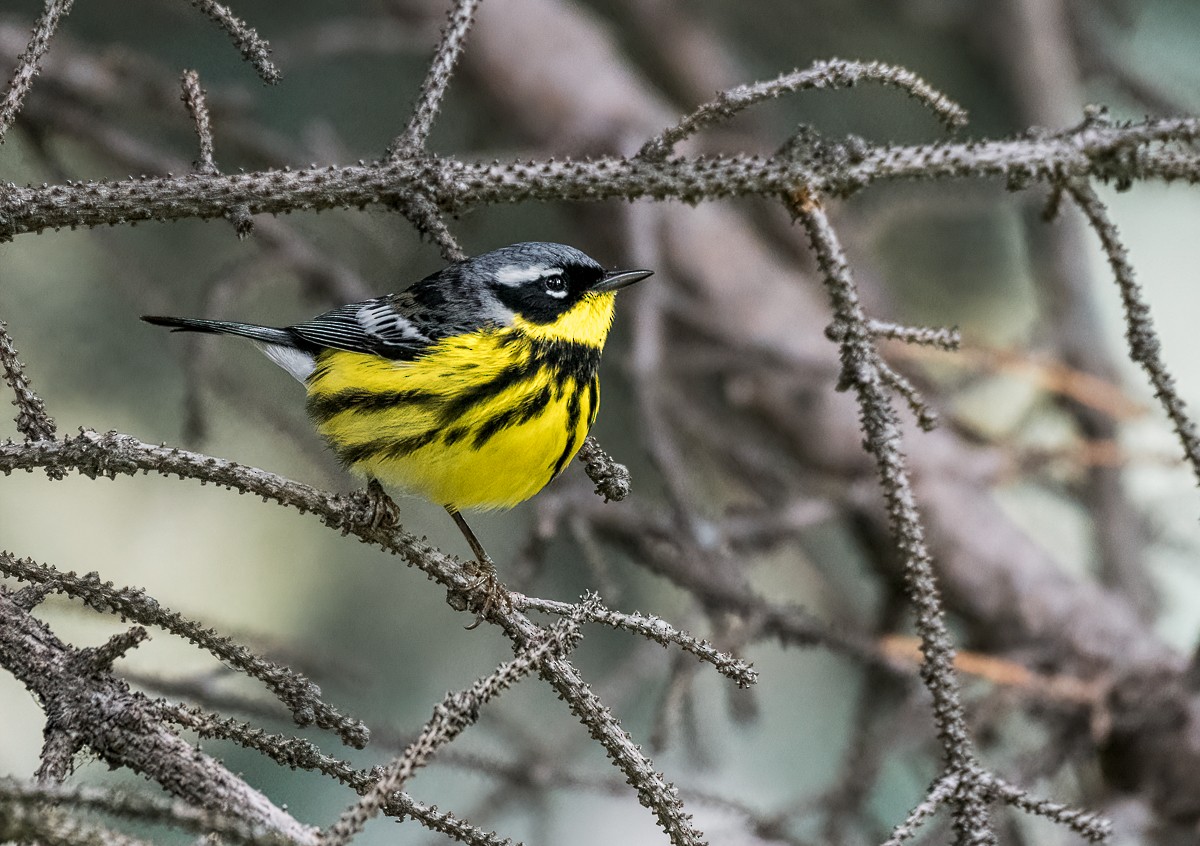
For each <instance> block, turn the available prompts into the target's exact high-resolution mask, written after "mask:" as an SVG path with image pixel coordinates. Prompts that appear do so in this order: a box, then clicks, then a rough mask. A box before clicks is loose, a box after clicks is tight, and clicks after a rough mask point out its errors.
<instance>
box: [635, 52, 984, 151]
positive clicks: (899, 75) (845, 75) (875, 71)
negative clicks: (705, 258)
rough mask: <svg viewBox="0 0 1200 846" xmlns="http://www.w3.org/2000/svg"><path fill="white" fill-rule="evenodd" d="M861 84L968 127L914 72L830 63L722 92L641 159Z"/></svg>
mask: <svg viewBox="0 0 1200 846" xmlns="http://www.w3.org/2000/svg"><path fill="white" fill-rule="evenodd" d="M860 82H878V83H882V84H883V85H888V86H893V87H895V88H900V89H902V90H904V91H907V92H908V94H909V96H911V97H913V98H914V99H916V100H919V101H920V102H921V103H922V104H923V105H924V106H926V107H927V108H929V109H930V110H931V111H932V112H933V113H934V114H935V115H937V117H938V119H939V120H941V121H942V122H943V123H944V124H946V126H948V127H959V126H962V125H964V124H965V123H966V122H967V112H966V110H965V109H963V107H962V106H960V105H958V104H957V103H955V102H954V101H953V100H951V99H950V98H949V97H947V96H946V95H945V94H943V93H942V92H940V91H938V90H937V89H935V88H934V87H933V86H931V85H930V84H929V83H927V82H925V80H923V79H921V78H920V77H919V76H917V75H916V74H915V73H913V72H912V71H909V70H906V69H904V68H902V67H898V66H896V65H887V64H884V63H883V62H854V61H844V60H842V59H828V60H826V61H821V62H816V63H815V64H813V65H812V66H811V67H809V68H806V69H805V70H794V71H792V72H791V73H785V74H783V75H781V76H778V77H776V78H775V79H771V80H767V81H765V82H755V83H753V84H750V85H739V86H737V87H736V88H731V89H729V90H728V91H722V92H721V93H720V94H719V95H717V98H716V99H715V100H712V101H710V102H708V103H705V104H704V105H703V106H700V107H699V108H698V109H696V110H695V111H694V112H692V113H691V114H689V115H688V116H687V117H685V118H683V119H682V120H681V121H679V123H677V124H675V125H674V126H672V127H670V128H669V129H666V130H663V132H662V133H661V134H659V135H658V136H656V137H654V138H652V139H651V140H649V141H647V142H646V143H645V144H644V145H643V146H642V149H641V150H639V151H638V157H640V158H647V159H660V158H663V157H665V156H667V155H669V154H670V152H671V149H672V148H673V147H674V146H675V145H676V144H678V143H679V142H680V141H682V140H683V139H684V138H687V137H688V136H689V135H693V134H695V133H696V132H699V131H700V130H701V129H704V128H705V127H708V126H711V125H713V124H715V123H720V122H722V121H726V120H729V119H730V118H732V117H733V116H734V115H736V114H737V113H738V112H740V111H742V110H743V109H747V108H749V107H750V106H753V105H754V104H755V103H761V102H762V101H763V100H768V99H771V98H773V97H779V96H781V95H783V94H790V93H792V92H793V91H805V90H812V89H816V88H851V87H853V86H854V85H857V84H858V83H860Z"/></svg>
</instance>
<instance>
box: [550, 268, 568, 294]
mask: <svg viewBox="0 0 1200 846" xmlns="http://www.w3.org/2000/svg"><path fill="white" fill-rule="evenodd" d="M545 285H546V293H547V294H552V295H554V296H557V297H561V296H562V295H563V294H565V293H566V292H567V280H566V277H564V276H563V275H562V274H561V273H555V274H554V275H553V276H547V277H546V280H545Z"/></svg>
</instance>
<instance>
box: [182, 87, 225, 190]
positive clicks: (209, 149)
mask: <svg viewBox="0 0 1200 846" xmlns="http://www.w3.org/2000/svg"><path fill="white" fill-rule="evenodd" d="M179 83H180V85H181V86H182V88H183V95H182V96H181V98H180V99H182V100H183V102H184V104H185V105H186V106H187V110H188V114H190V115H191V116H192V120H193V121H195V123H196V137H197V138H198V139H199V141H200V158H199V159H198V160H197V161H196V163H195V168H196V173H202V174H207V175H209V176H211V175H212V174H215V173H217V172H218V171H217V163H216V161H215V160H214V159H213V134H212V124H211V123H210V122H209V119H208V104H207V103H205V102H204V89H203V88H201V87H200V74H198V73H196V71H194V70H185V71H184V72H183V76H182V77H180V80H179Z"/></svg>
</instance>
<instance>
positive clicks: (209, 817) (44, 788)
mask: <svg viewBox="0 0 1200 846" xmlns="http://www.w3.org/2000/svg"><path fill="white" fill-rule="evenodd" d="M14 806H21V807H23V808H26V809H28V810H29V811H35V810H37V809H39V808H43V809H44V808H45V807H47V806H48V807H56V808H72V809H76V808H78V809H85V808H86V809H89V810H95V811H102V812H103V813H106V814H109V815H110V816H114V817H118V818H121V819H127V820H137V821H140V822H147V823H152V824H158V825H167V826H173V827H176V828H181V829H183V830H185V831H190V832H192V833H194V834H219V835H221V836H223V837H226V838H228V839H230V840H231V841H233V842H235V843H240V844H244V846H285V844H292V843H293V841H292V840H289V839H288V838H286V837H284V836H282V835H281V834H280V833H279V832H276V831H269V830H263V829H261V828H259V829H256V828H255V827H254V826H252V825H249V824H247V823H246V822H245V821H243V820H240V819H238V818H237V817H235V816H233V815H232V814H229V813H226V812H224V811H208V810H204V809H201V808H195V807H193V806H191V805H188V804H187V803H185V802H182V801H180V800H177V799H176V800H169V799H163V798H160V797H158V796H154V797H151V796H146V795H142V794H138V793H132V792H129V791H125V790H103V789H100V788H95V787H84V786H78V785H76V786H59V785H45V784H41V785H35V784H28V783H23V782H19V781H17V780H16V779H12V778H5V777H0V807H5V809H6V810H9V809H12V808H14ZM3 816H4V815H3V814H0V817H3ZM14 839H16V838H14ZM39 839H40V838H39ZM53 842H62V843H86V842H88V841H87V840H86V839H83V840H75V839H74V837H69V838H68V837H64V838H63V839H62V840H55V841H53Z"/></svg>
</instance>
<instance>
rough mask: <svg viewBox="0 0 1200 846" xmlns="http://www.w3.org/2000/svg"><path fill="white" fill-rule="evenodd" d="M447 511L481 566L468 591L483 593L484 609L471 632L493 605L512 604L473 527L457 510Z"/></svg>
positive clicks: (477, 616)
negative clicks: (472, 529)
mask: <svg viewBox="0 0 1200 846" xmlns="http://www.w3.org/2000/svg"><path fill="white" fill-rule="evenodd" d="M446 511H447V512H449V514H450V516H451V517H453V518H454V523H455V525H457V526H458V530H459V531H460V532H462V533H463V537H465V538H466V539H467V543H468V544H470V545H471V551H472V552H474V553H475V561H476V562H478V564H479V573H478V578H476V579H475V581H473V582H471V584H469V585H467V590H470V591H482V593H483V607H482V608H480V609H479V613H478V614H477V615H476V616H475V622H474V623H472V624H471V625H469V626H467V631H470V630H472V629H474V628H476V627H477V626H478V625H479V624H480V623H482V622H483V618H484V617H486V616H487V614H488V611H490V610H491V609H492V606H493V605H496V606H499V607H502V608H503V607H510V606H511V602H510V601H509V598H508V591H507V590H506V589H505V587H504V585H502V584H500V578H499V577H498V576H497V575H496V565H495V564H493V563H492V558H491V556H490V555H488V554H487V550H485V549H484V548H483V544H481V543H480V542H479V538H477V537H475V533H474V532H472V531H471V527H470V526H468V525H467V521H466V520H465V519H463V516H462V514H460V513H459V512H458V509H456V508H451V507H450V506H449V505H447V506H446Z"/></svg>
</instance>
